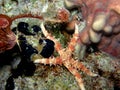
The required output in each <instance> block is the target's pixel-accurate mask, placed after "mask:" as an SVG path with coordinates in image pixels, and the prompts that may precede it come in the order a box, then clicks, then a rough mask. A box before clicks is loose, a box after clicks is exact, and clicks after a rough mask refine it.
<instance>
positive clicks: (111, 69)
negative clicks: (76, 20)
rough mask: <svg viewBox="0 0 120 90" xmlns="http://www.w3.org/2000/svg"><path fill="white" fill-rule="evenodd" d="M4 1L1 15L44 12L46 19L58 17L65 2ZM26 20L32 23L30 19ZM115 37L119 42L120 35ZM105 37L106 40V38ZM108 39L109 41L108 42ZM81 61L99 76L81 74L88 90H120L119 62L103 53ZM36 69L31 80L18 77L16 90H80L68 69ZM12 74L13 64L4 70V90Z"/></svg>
mask: <svg viewBox="0 0 120 90" xmlns="http://www.w3.org/2000/svg"><path fill="white" fill-rule="evenodd" d="M0 1H1V2H0V5H3V6H1V7H0V13H3V14H7V15H9V16H14V15H17V14H19V13H26V12H32V13H41V12H42V15H44V16H45V17H47V18H53V17H55V16H54V15H53V14H54V13H56V11H57V9H58V8H60V7H63V1H62V0H53V1H51V2H48V0H41V2H40V0H36V1H35V0H19V1H18V2H13V1H12V2H11V0H0ZM75 1H77V0H75ZM89 1H90V0H89ZM2 2H4V3H2ZM112 5H113V4H112ZM43 7H44V8H43ZM48 7H50V8H48ZM116 8H117V7H116ZM55 10H56V11H55ZM48 16H49V17H48ZM22 20H26V19H21V20H20V21H22ZM113 20H114V18H113ZM18 21H19V20H18ZM18 21H15V22H14V23H13V24H12V26H11V28H12V27H14V26H16V24H17V22H18ZM26 21H28V22H29V20H28V19H27V20H26ZM32 21H33V22H30V24H33V23H38V21H37V20H32ZM116 31H117V30H116ZM118 31H119V30H118ZM114 36H115V37H116V39H117V35H114ZM102 38H103V39H104V37H102ZM111 38H112V36H111ZM105 40H107V41H109V40H108V39H105ZM105 40H103V41H105ZM117 40H118V39H117ZM110 42H111V41H110ZM101 43H102V42H101ZM108 43H109V42H108ZM113 43H114V42H113ZM102 45H103V44H102ZM102 45H100V48H103V47H104V45H103V47H102ZM114 45H115V44H114ZM116 47H118V46H116ZM83 48H84V47H83ZM114 48H115V47H114ZM116 53H117V51H116ZM118 53H119V52H118ZM0 60H1V57H0ZM81 62H82V63H83V64H85V66H87V67H88V68H90V70H91V71H94V72H95V73H98V75H99V76H98V77H90V76H88V75H86V74H84V73H83V72H81V71H80V73H81V76H82V78H83V80H84V84H85V88H86V90H114V87H117V88H118V87H119V88H120V61H119V60H117V59H116V58H113V57H111V56H110V55H107V54H105V53H103V52H101V53H98V52H97V53H92V54H90V55H88V56H87V57H86V58H84V59H83V60H81ZM36 66H37V69H36V71H35V73H34V75H33V76H29V77H26V76H19V77H18V78H15V79H14V84H15V90H80V89H79V86H78V85H77V82H76V81H75V79H74V77H73V76H72V74H71V73H70V72H68V70H67V69H66V68H65V67H63V66H49V65H48V66H45V65H41V64H39V65H36ZM10 75H11V66H10V65H9V66H3V67H0V79H1V81H0V89H1V90H5V84H6V80H7V78H8V77H9V76H10Z"/></svg>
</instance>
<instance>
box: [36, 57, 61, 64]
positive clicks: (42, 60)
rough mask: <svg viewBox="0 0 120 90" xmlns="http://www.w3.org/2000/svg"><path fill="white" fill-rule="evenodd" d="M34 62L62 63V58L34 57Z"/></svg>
mask: <svg viewBox="0 0 120 90" xmlns="http://www.w3.org/2000/svg"><path fill="white" fill-rule="evenodd" d="M34 63H41V64H45V65H46V64H49V65H58V64H59V65H62V60H61V59H60V57H56V58H54V57H52V58H51V57H50V58H42V59H36V60H34Z"/></svg>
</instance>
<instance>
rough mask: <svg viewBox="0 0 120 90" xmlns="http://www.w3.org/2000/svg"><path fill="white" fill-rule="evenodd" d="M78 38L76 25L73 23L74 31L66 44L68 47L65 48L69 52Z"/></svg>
mask: <svg viewBox="0 0 120 90" xmlns="http://www.w3.org/2000/svg"><path fill="white" fill-rule="evenodd" d="M78 38H79V31H78V25H77V24H75V32H74V34H73V37H72V38H71V40H70V43H69V44H68V48H67V49H69V50H70V51H71V52H72V51H73V50H74V48H75V45H76V43H77V40H78Z"/></svg>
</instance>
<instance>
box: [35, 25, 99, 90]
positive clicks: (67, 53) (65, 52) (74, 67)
mask: <svg viewBox="0 0 120 90" xmlns="http://www.w3.org/2000/svg"><path fill="white" fill-rule="evenodd" d="M41 29H42V32H43V34H44V35H45V37H46V38H48V39H50V40H52V41H54V43H55V49H56V51H57V52H58V54H59V56H57V57H50V58H42V59H36V60H34V63H41V64H45V65H46V64H49V65H64V66H65V67H66V68H67V69H68V70H69V71H70V72H71V73H72V74H73V75H74V77H75V79H76V81H77V82H78V85H79V87H80V88H81V90H85V87H84V84H83V80H82V77H81V75H80V74H79V72H78V70H82V71H83V72H85V73H87V74H88V75H90V76H97V74H94V73H92V72H91V71H90V70H89V69H87V68H86V67H85V66H84V65H83V64H82V63H81V62H80V61H78V60H75V59H74V58H73V57H72V54H73V51H74V48H75V45H76V43H77V40H78V38H79V33H78V32H79V31H78V25H77V24H75V32H74V34H73V37H72V38H71V40H70V42H69V44H68V47H66V48H63V47H62V46H61V44H60V42H59V41H58V40H57V39H55V38H54V37H53V36H52V35H51V34H50V33H48V32H47V30H46V29H45V27H44V24H43V23H42V24H41Z"/></svg>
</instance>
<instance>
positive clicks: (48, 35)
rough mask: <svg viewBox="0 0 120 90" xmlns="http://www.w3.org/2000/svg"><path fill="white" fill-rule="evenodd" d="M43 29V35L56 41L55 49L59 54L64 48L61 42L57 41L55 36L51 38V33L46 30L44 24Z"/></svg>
mask: <svg viewBox="0 0 120 90" xmlns="http://www.w3.org/2000/svg"><path fill="white" fill-rule="evenodd" d="M41 29H42V32H43V34H44V35H45V37H46V38H48V39H50V40H52V41H54V43H55V49H56V50H57V51H58V53H59V51H60V50H61V49H62V46H61V44H60V42H58V40H57V39H55V38H54V37H53V36H51V34H50V33H48V32H47V30H46V29H45V27H44V25H43V23H42V24H41Z"/></svg>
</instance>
